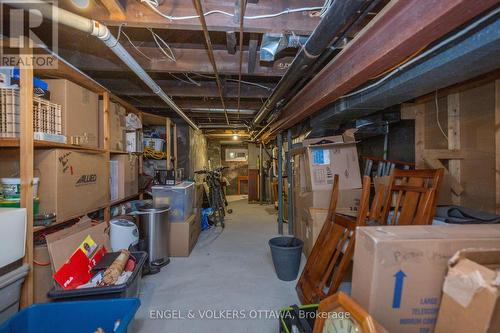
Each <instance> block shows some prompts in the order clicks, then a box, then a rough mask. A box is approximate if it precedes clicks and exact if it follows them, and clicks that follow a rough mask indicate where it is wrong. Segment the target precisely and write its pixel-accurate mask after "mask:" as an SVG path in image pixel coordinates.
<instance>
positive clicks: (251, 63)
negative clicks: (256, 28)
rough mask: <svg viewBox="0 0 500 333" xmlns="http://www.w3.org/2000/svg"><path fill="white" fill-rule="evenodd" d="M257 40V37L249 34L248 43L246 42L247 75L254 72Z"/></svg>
mask: <svg viewBox="0 0 500 333" xmlns="http://www.w3.org/2000/svg"><path fill="white" fill-rule="evenodd" d="M258 43H259V39H258V37H257V35H255V34H251V35H250V41H249V42H248V74H252V73H253V72H254V71H255V65H256V63H257V45H258Z"/></svg>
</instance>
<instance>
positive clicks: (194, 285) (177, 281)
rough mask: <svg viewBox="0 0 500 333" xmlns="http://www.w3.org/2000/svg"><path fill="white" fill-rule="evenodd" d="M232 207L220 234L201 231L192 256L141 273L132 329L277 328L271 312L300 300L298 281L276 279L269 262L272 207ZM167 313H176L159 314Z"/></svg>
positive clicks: (273, 221) (262, 330) (143, 332)
mask: <svg viewBox="0 0 500 333" xmlns="http://www.w3.org/2000/svg"><path fill="white" fill-rule="evenodd" d="M230 208H232V209H233V211H234V212H233V214H231V215H229V216H228V217H227V219H226V228H225V229H224V231H223V232H222V233H221V229H220V228H216V229H211V230H208V231H204V232H202V233H201V235H200V238H199V240H198V243H197V245H196V247H195V248H194V250H193V252H192V253H191V256H190V257H188V258H172V260H171V263H170V264H169V265H168V266H166V267H165V268H163V269H162V271H161V272H160V273H158V274H156V275H152V276H146V277H144V278H143V283H142V290H141V296H140V297H141V302H142V305H141V308H140V309H139V311H138V313H137V315H136V320H135V323H134V328H135V329H134V330H133V331H134V332H139V333H147V332H151V333H153V332H154V333H158V332H176V333H185V332H217V333H223V332H231V333H234V332H241V333H243V332H259V333H266V332H273V333H274V332H277V331H278V319H277V318H276V316H275V315H276V312H275V311H277V310H279V309H280V308H281V307H283V306H287V305H290V304H295V303H298V302H299V301H298V299H297V294H296V292H295V284H296V281H292V282H284V281H280V280H278V278H277V277H276V274H275V271H274V267H273V264H272V260H271V253H270V250H269V246H268V244H267V242H268V240H269V239H270V238H272V237H273V236H275V235H276V229H277V226H276V213H275V210H274V209H271V208H272V207H271V206H260V205H258V204H257V205H256V204H248V203H247V202H246V200H242V201H235V202H231V203H230ZM304 262H305V258H304V257H303V258H302V266H303V265H304ZM156 311H159V312H156ZM219 311H223V312H219ZM151 312H153V313H151ZM169 315H170V316H171V317H175V318H171V319H165V318H163V319H162V318H161V316H163V317H165V316H167V317H168V316H169ZM208 316H212V317H213V316H218V317H219V318H220V317H221V316H222V319H207V317H208ZM203 317H205V319H202V318H203ZM224 317H225V318H226V319H223V318H224ZM230 317H232V318H233V319H231V318H230ZM241 317H245V319H238V318H241ZM249 317H251V318H252V319H250V318H249ZM255 317H260V318H255ZM253 318H255V319H253Z"/></svg>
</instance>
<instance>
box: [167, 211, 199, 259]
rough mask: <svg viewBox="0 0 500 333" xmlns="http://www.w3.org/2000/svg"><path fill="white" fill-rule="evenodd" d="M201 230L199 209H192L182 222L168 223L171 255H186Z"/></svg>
mask: <svg viewBox="0 0 500 333" xmlns="http://www.w3.org/2000/svg"><path fill="white" fill-rule="evenodd" d="M200 232H201V211H200V209H198V208H195V209H194V213H193V214H191V216H190V217H189V218H187V219H186V220H185V221H183V222H171V223H170V239H169V252H170V255H171V256H172V257H188V256H189V255H190V254H191V251H192V250H193V248H194V246H195V245H196V242H197V241H198V236H199V235H200Z"/></svg>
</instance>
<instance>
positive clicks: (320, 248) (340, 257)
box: [295, 175, 371, 304]
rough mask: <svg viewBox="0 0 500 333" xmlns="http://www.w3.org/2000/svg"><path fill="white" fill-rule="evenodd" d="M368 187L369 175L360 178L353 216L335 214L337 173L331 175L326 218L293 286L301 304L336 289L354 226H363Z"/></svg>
mask: <svg viewBox="0 0 500 333" xmlns="http://www.w3.org/2000/svg"><path fill="white" fill-rule="evenodd" d="M370 186H371V184H370V177H368V176H365V177H363V190H362V194H361V202H360V206H359V211H358V216H357V218H356V219H354V218H352V217H349V216H345V215H340V214H335V209H336V207H337V201H338V195H339V188H338V175H335V177H334V184H333V190H332V195H331V198H330V206H329V209H328V215H327V218H326V220H325V223H324V224H323V227H322V229H321V232H320V234H319V236H318V239H317V240H316V242H315V243H314V246H313V248H312V251H311V254H310V255H309V258H308V260H307V262H306V265H305V267H304V270H303V271H302V274H301V276H300V279H299V282H298V283H297V286H296V288H295V289H296V290H297V294H298V297H299V299H300V301H301V302H302V304H311V303H317V302H319V301H321V300H322V299H324V298H325V297H327V296H329V295H332V294H333V293H335V292H336V291H337V289H338V288H339V286H340V283H341V282H342V279H343V277H344V274H345V272H346V270H347V269H348V267H349V265H350V263H351V259H352V255H353V252H354V233H355V229H356V227H357V226H358V225H365V219H366V216H367V213H368V201H369V197H370Z"/></svg>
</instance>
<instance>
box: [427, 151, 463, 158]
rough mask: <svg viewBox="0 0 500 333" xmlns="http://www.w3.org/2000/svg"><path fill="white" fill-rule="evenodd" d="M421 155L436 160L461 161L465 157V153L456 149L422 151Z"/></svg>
mask: <svg viewBox="0 0 500 333" xmlns="http://www.w3.org/2000/svg"><path fill="white" fill-rule="evenodd" d="M423 155H424V156H425V157H427V158H431V159H436V160H462V159H464V158H466V157H467V152H466V151H462V150H458V149H453V150H451V149H424V150H423Z"/></svg>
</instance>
